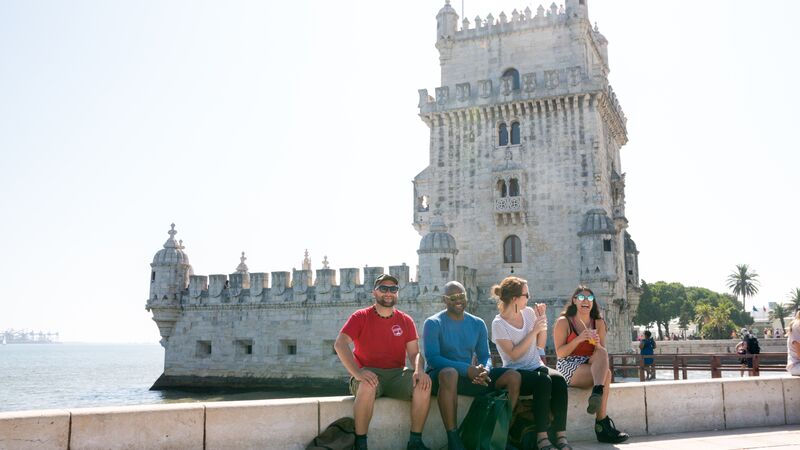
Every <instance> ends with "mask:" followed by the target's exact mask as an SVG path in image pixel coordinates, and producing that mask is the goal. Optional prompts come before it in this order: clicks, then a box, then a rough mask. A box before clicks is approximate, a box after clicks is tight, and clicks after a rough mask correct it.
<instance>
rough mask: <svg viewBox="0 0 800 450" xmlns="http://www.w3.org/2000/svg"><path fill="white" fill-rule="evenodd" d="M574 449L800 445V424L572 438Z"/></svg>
mask: <svg viewBox="0 0 800 450" xmlns="http://www.w3.org/2000/svg"><path fill="white" fill-rule="evenodd" d="M572 446H573V447H574V448H575V450H593V449H597V450H600V449H603V450H608V449H625V450H627V449H635V450H681V449H690V448H696V449H703V450H733V449H770V450H784V449H800V427H799V426H797V425H784V426H779V427H765V428H742V429H737V430H720V431H700V432H695V433H676V434H662V435H658V436H637V437H632V438H630V439H629V440H628V442H625V443H622V444H617V445H613V444H601V443H599V442H597V441H582V442H573V443H572Z"/></svg>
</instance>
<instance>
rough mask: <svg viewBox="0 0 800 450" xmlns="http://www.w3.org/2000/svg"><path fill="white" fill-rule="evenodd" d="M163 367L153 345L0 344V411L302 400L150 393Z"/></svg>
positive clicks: (254, 395) (271, 393) (278, 394)
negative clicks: (171, 403) (257, 400)
mask: <svg viewBox="0 0 800 450" xmlns="http://www.w3.org/2000/svg"><path fill="white" fill-rule="evenodd" d="M163 367H164V350H163V349H162V348H161V346H160V345H158V344H14V345H0V383H2V384H0V411H20V410H29V409H53V408H75V407H89V406H120V405H139V404H148V403H167V402H187V401H189V402H191V401H219V400H249V399H264V398H285V397H300V396H302V392H289V391H268V392H267V391H258V392H247V393H227V394H200V393H194V392H192V393H189V392H180V391H170V392H168V393H167V392H161V391H150V390H149V389H150V386H152V385H153V382H155V381H156V379H157V378H158V377H159V375H161V371H162V369H163Z"/></svg>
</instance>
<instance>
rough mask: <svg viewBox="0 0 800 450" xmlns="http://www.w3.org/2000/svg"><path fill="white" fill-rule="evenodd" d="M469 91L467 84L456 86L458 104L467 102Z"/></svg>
mask: <svg viewBox="0 0 800 450" xmlns="http://www.w3.org/2000/svg"><path fill="white" fill-rule="evenodd" d="M469 97H470V90H469V83H459V84H457V85H456V98H457V99H458V101H460V102H464V101H467V100H469Z"/></svg>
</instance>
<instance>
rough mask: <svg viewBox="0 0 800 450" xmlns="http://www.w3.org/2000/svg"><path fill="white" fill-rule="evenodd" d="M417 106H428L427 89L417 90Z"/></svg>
mask: <svg viewBox="0 0 800 450" xmlns="http://www.w3.org/2000/svg"><path fill="white" fill-rule="evenodd" d="M417 92H419V104H418V105H417V106H418V107H419V108H422V107H423V106H425V105H427V104H428V90H427V89H419V90H418V91H417Z"/></svg>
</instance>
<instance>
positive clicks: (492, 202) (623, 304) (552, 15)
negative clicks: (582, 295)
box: [414, 0, 639, 351]
mask: <svg viewBox="0 0 800 450" xmlns="http://www.w3.org/2000/svg"><path fill="white" fill-rule="evenodd" d="M565 6H566V8H565V9H564V8H562V9H558V8H557V7H556V6H555V5H552V6H551V7H550V9H549V10H547V11H546V12H545V9H544V8H542V7H541V6H540V7H539V8H538V10H537V12H536V14H535V15H534V14H533V13H532V12H531V11H530V10H529V9H526V10H525V11H524V12H522V13H519V12H517V11H514V12H513V13H512V14H511V17H507V16H506V15H505V14H502V13H501V14H500V17H499V19H497V20H495V19H494V18H493V17H492V16H491V15H490V16H488V17H487V18H486V19H485V20H483V19H481V18H476V20H475V23H474V25H471V24H470V23H469V21H468V20H466V19H465V20H464V21H463V22H462V28H461V29H457V24H458V15H457V14H456V12H455V10H454V9H453V8H452V7H451V6H450V5H449V2H448V4H446V5H445V6H444V8H442V9H441V10H440V11H439V14H438V15H437V25H438V26H437V43H436V47H437V48H438V49H439V55H440V58H439V59H440V63H441V73H442V75H441V78H442V80H441V87H438V88H436V90H435V93H436V95H435V97H431V96H429V95H428V91H427V90H425V89H422V90H420V91H419V94H420V96H419V97H420V99H419V100H420V101H419V108H420V117H421V118H422V120H423V121H424V122H425V124H427V125H428V127H429V128H430V165H429V166H428V167H427V168H426V169H425V170H423V171H422V172H421V173H420V174H419V175H418V176H417V177H416V178H415V181H414V190H415V198H416V205H415V211H414V226H415V227H416V229H417V230H418V231H419V232H420V233H421V234H423V235H424V234H425V233H426V231H427V230H428V229H429V228H430V223H431V221H432V220H433V218H434V217H436V218H437V220H441V221H443V222H444V223H445V224H446V226H447V230H448V231H449V232H450V233H451V234H452V235H453V236H454V237H455V239H456V242H457V245H458V259H457V261H458V263H459V264H464V265H468V266H470V267H473V268H475V269H477V284H478V292H479V296H480V298H482V299H487V298H488V292H489V288H490V287H491V286H492V285H493V284H496V283H498V282H499V281H500V280H501V279H502V278H504V277H505V276H507V275H509V274H512V273H513V274H515V275H518V276H521V277H523V278H526V279H527V280H528V281H529V282H530V289H531V292H532V294H533V296H534V298H535V300H536V301H540V302H546V303H547V304H548V305H549V316H550V318H551V320H552V319H553V318H554V317H555V316H556V315H557V314H558V313H559V312H560V311H561V309H562V307H563V304H564V302H565V301H566V300H567V299H568V298H569V296H570V295H571V293H572V291H573V290H574V289H575V287H576V286H577V285H578V284H579V283H582V284H586V285H588V286H589V287H591V288H592V289H593V290H594V291H595V293H596V294H597V296H598V298H599V299H600V306H601V307H602V308H603V311H604V315H605V317H606V319H607V321H608V324H609V329H610V333H609V339H608V341H609V342H608V345H609V347H610V348H611V349H612V350H613V351H624V350H626V349H628V347H629V342H630V339H631V337H630V336H631V330H630V324H631V319H632V318H633V315H634V313H635V309H636V305H637V304H638V297H639V294H638V284H639V282H638V269H637V256H636V255H637V252H636V248H635V244H634V243H633V241H632V240H631V239H630V237H629V235H628V234H627V233H626V231H625V230H626V228H627V225H628V220H627V219H626V217H625V176H624V174H623V173H622V170H621V163H620V148H621V147H622V146H623V145H624V144H625V143H626V142H627V134H626V128H625V124H626V119H625V116H624V114H623V113H622V110H621V108H620V106H619V103H618V102H617V99H616V97H615V95H614V93H613V91H612V89H611V86H610V85H609V84H608V78H607V76H608V72H609V65H608V52H607V41H606V39H605V38H604V37H603V35H602V34H600V32H599V31H598V30H597V28H592V26H591V25H590V22H589V20H588V10H587V1H586V0H570V1H567V2H566V5H565ZM478 312H479V315H481V316H482V317H483V318H484V319H485V320H486V321H487V323H488V322H489V321H490V320H491V318H492V317H493V316H494V314H495V313H496V310H494V306H493V304H492V303H491V302H488V301H487V302H482V303H481V308H480V309H479V311H478Z"/></svg>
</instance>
